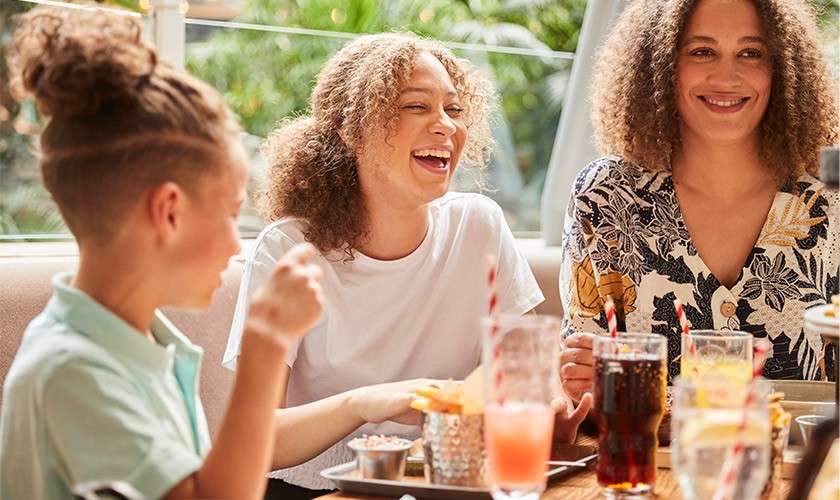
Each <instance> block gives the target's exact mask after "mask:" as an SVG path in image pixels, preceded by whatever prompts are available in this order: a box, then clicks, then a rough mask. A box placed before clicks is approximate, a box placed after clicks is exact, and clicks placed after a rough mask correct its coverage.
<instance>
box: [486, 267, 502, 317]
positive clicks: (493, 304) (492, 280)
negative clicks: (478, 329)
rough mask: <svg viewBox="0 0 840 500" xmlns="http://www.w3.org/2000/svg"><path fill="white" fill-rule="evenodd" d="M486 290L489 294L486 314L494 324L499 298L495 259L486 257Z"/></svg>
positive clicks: (497, 312) (497, 315)
mask: <svg viewBox="0 0 840 500" xmlns="http://www.w3.org/2000/svg"><path fill="white" fill-rule="evenodd" d="M486 260H487V290H488V291H489V293H490V306H489V307H488V309H487V314H488V315H489V316H490V318H491V319H492V320H493V321H494V322H496V321H497V320H498V317H499V296H498V294H497V293H496V257H495V256H494V255H490V254H488V255H487V259H486Z"/></svg>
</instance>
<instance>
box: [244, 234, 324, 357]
mask: <svg viewBox="0 0 840 500" xmlns="http://www.w3.org/2000/svg"><path fill="white" fill-rule="evenodd" d="M315 253H316V250H315V247H313V246H312V245H311V244H309V243H302V244H299V245H295V246H294V247H292V249H291V250H289V251H288V252H286V254H285V255H284V256H283V257H282V258H281V259H280V260H279V261H277V266H276V267H275V268H274V271H273V272H272V273H271V276H270V277H269V279H268V281H266V283H265V284H264V285H263V286H262V287H261V288H260V289H259V290H257V292H256V293H255V294H254V295H253V297H251V303H250V307H249V309H248V317H247V319H246V320H245V330H246V331H251V332H253V333H257V334H259V335H262V336H266V337H269V338H271V339H273V340H275V341H278V342H279V343H281V344H282V345H283V346H287V345H288V344H289V343H291V342H294V341H295V340H297V339H298V338H300V337H301V336H303V334H304V333H306V332H307V331H308V330H309V329H310V328H312V326H313V325H314V324H315V323H316V322H317V321H318V318H319V317H320V316H321V311H322V310H323V309H324V299H323V292H322V290H321V285H320V279H321V269H320V268H319V267H318V266H317V265H315V264H311V263H310V260H311V259H312V257H313V256H314V255H315Z"/></svg>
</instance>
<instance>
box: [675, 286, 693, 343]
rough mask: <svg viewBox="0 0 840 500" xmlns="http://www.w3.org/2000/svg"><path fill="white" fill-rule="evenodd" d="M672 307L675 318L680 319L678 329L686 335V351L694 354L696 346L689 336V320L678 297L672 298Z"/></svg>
mask: <svg viewBox="0 0 840 500" xmlns="http://www.w3.org/2000/svg"><path fill="white" fill-rule="evenodd" d="M674 309H676V310H677V319H678V320H679V321H680V330H681V331H682V334H683V335H685V336H686V340H687V341H688V352H689V353H690V354H691V355H692V356H694V355H695V354H697V346H696V345H694V339H692V338H691V322H690V321H688V317H686V315H685V309H684V308H683V305H682V302H680V299H674Z"/></svg>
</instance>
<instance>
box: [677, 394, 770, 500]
mask: <svg viewBox="0 0 840 500" xmlns="http://www.w3.org/2000/svg"><path fill="white" fill-rule="evenodd" d="M753 384H755V386H754V387H753ZM751 389H754V390H755V391H756V395H755V397H754V398H751V400H750V401H749V402H748V400H747V398H746V395H747V391H748V390H751ZM769 393H770V385H769V384H768V383H767V381H766V380H763V379H759V380H756V381H753V382H748V383H745V384H743V385H740V386H733V385H732V384H731V383H730V382H729V381H726V380H721V379H717V378H711V379H702V378H680V379H678V380H677V381H676V383H675V386H674V406H673V415H672V420H671V422H672V425H673V428H672V432H671V451H672V452H673V458H672V466H673V467H674V469H676V473H677V481H678V483H679V486H680V491H681V492H682V497H683V498H684V499H685V500H692V499H702V500H709V499H711V498H713V497H714V495H715V491H716V490H717V488H718V486H719V485H720V483H721V478H722V474H723V470H724V464H725V462H726V461H727V459H728V458H729V457H730V454H731V450H732V448H733V446H734V445H735V444H736V443H738V442H740V445H742V446H743V454H742V455H741V458H740V460H741V462H740V463H741V466H740V468H739V469H738V472H737V474H736V475H735V478H734V485H733V489H732V490H731V491H732V498H737V499H740V500H755V499H757V498H759V497H760V495H761V491H762V489H763V488H764V484H765V482H766V481H767V477H768V474H769V467H770V418H769V413H768V403H767V400H768V398H767V397H768V394H769Z"/></svg>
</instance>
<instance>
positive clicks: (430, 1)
mask: <svg viewBox="0 0 840 500" xmlns="http://www.w3.org/2000/svg"><path fill="white" fill-rule="evenodd" d="M813 1H814V2H815V3H816V4H819V6H820V7H821V8H822V9H823V15H822V16H821V23H822V28H823V31H824V34H825V36H826V40H827V41H832V42H833V43H832V44H831V45H830V46H829V54H830V55H831V56H832V59H833V61H835V69H837V63H836V61H837V58H838V56H840V51H838V48H837V40H838V38H840V37H839V36H838V27H837V17H838V0H813ZM105 3H112V4H119V5H120V6H122V7H128V8H133V9H134V10H139V3H138V0H105ZM30 6H31V5H30V4H26V3H22V2H19V1H17V0H4V1H3V2H1V3H0V42H2V44H3V45H4V46H5V45H7V44H8V41H9V39H10V35H11V29H12V26H11V23H10V22H9V21H10V16H11V15H13V14H15V13H17V12H21V11H24V10H26V9H28V8H30ZM585 6H586V0H332V1H328V0H246V3H245V7H244V9H243V12H242V13H241V14H240V15H239V17H238V18H237V19H236V21H240V22H246V23H254V24H260V25H272V26H283V27H290V28H295V27H299V28H308V29H314V30H324V31H330V32H341V33H350V34H353V33H375V32H380V31H391V30H410V31H414V32H416V33H419V34H422V35H426V36H430V37H433V38H437V39H439V40H443V41H451V42H466V43H473V44H480V45H481V44H485V45H500V46H511V47H520V48H526V49H534V50H545V49H549V50H553V51H569V52H573V51H574V50H575V48H576V46H577V40H578V34H579V30H580V25H581V23H582V21H583V14H584V10H585ZM187 35H188V46H187V67H188V69H189V70H190V71H191V72H193V73H194V74H196V75H197V76H198V77H200V78H202V79H204V80H206V81H207V82H209V83H210V84H211V85H213V86H214V87H215V88H217V89H219V90H220V91H221V92H222V93H223V94H224V96H225V98H226V99H227V101H228V103H229V104H230V105H231V107H232V109H233V110H234V111H235V113H236V114H237V116H238V117H239V119H240V121H241V123H242V124H243V126H244V127H245V129H246V131H248V132H249V133H250V134H253V135H254V136H265V135H266V134H267V133H268V132H269V131H270V130H271V128H272V127H273V126H274V125H275V124H276V122H277V121H278V120H280V119H281V118H283V117H286V116H290V115H294V114H298V113H301V112H305V111H306V109H307V107H308V102H307V100H308V97H309V92H310V90H311V88H312V84H313V81H314V78H315V76H316V75H317V72H318V71H319V69H320V68H321V66H322V65H323V63H324V61H326V60H327V59H328V58H329V56H330V55H331V54H332V53H334V52H335V51H336V50H337V49H338V48H339V47H341V45H343V43H345V42H346V40H345V39H342V38H331V37H318V36H310V35H301V34H283V33H270V32H263V31H256V30H248V29H228V28H207V27H197V26H189V27H188V32H187ZM456 52H457V53H458V54H459V55H460V56H462V57H466V58H468V59H471V60H472V61H474V62H475V63H477V64H479V65H481V66H483V67H486V68H487V69H488V70H489V71H491V73H492V75H493V76H494V78H495V80H496V85H497V88H498V90H499V95H500V99H501V102H500V104H501V106H500V112H501V113H500V117H501V118H503V120H502V121H501V122H500V124H501V125H500V127H501V128H500V129H499V131H500V135H499V137H497V140H498V142H499V154H498V155H497V161H496V164H495V166H494V168H493V169H492V171H491V176H490V179H489V180H490V182H491V184H495V185H496V186H497V187H500V188H506V187H509V186H513V187H515V188H516V189H513V190H510V189H501V190H500V191H499V192H497V193H496V194H495V195H494V196H495V197H496V198H497V199H499V201H500V202H501V203H502V205H503V206H504V207H505V208H506V210H507V212H508V216H509V220H510V222H511V225H512V226H513V227H514V228H515V229H520V230H521V229H537V228H538V225H539V218H538V217H539V213H538V206H539V195H540V193H541V190H542V183H543V181H544V177H545V169H546V167H547V164H548V161H549V156H550V153H551V148H552V145H553V141H554V136H555V134H556V129H557V125H558V123H559V116H560V113H561V108H562V100H563V96H564V93H565V85H566V81H567V79H568V75H569V71H570V69H571V64H570V61H568V60H564V59H559V58H546V57H536V56H521V55H508V54H499V53H492V52H484V51H474V50H470V51H463V50H456ZM6 83H7V73H6V66H5V59H4V58H3V57H0V235H3V234H25V233H41V232H56V231H61V230H62V226H61V222H60V218H58V217H57V214H56V212H55V210H54V209H53V208H52V205H51V203H50V202H49V199H48V196H47V195H46V193H45V192H44V191H43V188H41V187H40V182H39V181H38V178H37V171H36V168H35V161H34V158H33V156H32V153H31V145H32V137H33V135H34V134H37V131H38V124H39V119H38V116H37V112H36V111H35V109H34V107H33V105H32V104H31V103H23V104H22V105H19V104H17V103H15V102H14V101H13V100H12V99H11V96H10V95H9V91H8V85H7V84H6ZM514 167H515V168H514ZM501 169H507V171H508V174H509V175H507V176H506V177H505V176H502V175H500V174H499V172H498V171H499V170H501ZM511 171H512V172H513V176H512V177H511V175H510V172H511ZM505 197H507V199H505ZM250 220H251V223H250V224H247V225H253V223H254V221H253V219H250Z"/></svg>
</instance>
